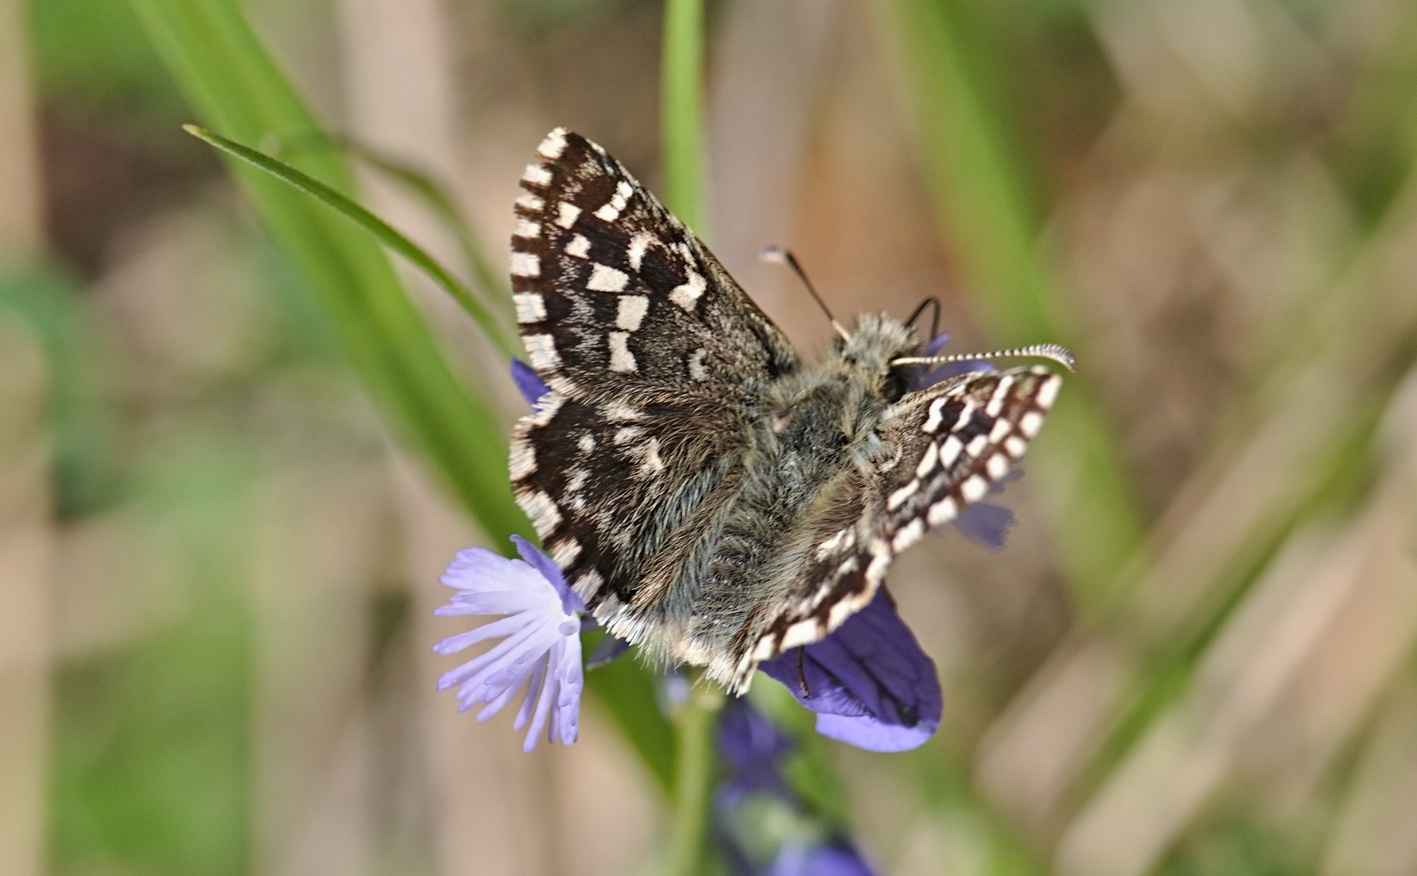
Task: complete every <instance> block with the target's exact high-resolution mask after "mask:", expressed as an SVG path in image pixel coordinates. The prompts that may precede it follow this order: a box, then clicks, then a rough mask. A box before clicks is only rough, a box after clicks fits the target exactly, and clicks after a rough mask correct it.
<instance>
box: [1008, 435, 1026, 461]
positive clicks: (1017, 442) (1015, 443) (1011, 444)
mask: <svg viewBox="0 0 1417 876" xmlns="http://www.w3.org/2000/svg"><path fill="white" fill-rule="evenodd" d="M1027 449H1028V442H1027V441H1025V440H1023V439H1022V438H1020V437H1018V436H1017V435H1010V436H1009V437H1008V438H1005V439H1004V450H1005V451H1007V452H1008V454H1009V456H1012V457H1013V458H1014V459H1018V458H1019V457H1021V456H1023V452H1024V451H1025V450H1027Z"/></svg>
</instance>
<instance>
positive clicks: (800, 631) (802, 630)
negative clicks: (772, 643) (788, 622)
mask: <svg viewBox="0 0 1417 876" xmlns="http://www.w3.org/2000/svg"><path fill="white" fill-rule="evenodd" d="M824 635H826V630H824V629H822V625H821V622H820V621H817V620H815V619H812V620H804V621H798V622H797V623H795V624H793V625H792V626H790V627H788V628H787V631H786V632H785V633H783V634H782V644H781V645H779V646H778V647H777V651H778V652H782V651H787V650H790V649H792V648H796V647H797V646H798V645H810V644H812V643H813V642H815V641H817V640H818V639H820V638H821V637H822V636H824ZM770 653H771V652H770Z"/></svg>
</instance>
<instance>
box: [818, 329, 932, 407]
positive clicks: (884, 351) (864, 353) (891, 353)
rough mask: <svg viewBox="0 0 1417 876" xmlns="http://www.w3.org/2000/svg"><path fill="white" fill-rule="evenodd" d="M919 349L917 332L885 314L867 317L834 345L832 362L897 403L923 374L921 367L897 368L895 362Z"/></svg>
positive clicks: (843, 333) (888, 399)
mask: <svg viewBox="0 0 1417 876" xmlns="http://www.w3.org/2000/svg"><path fill="white" fill-rule="evenodd" d="M919 348H920V340H919V338H918V337H917V336H916V334H915V329H913V328H911V327H910V326H908V325H906V324H905V323H902V322H901V321H900V320H898V319H895V318H893V317H890V316H887V315H886V314H883V313H863V314H861V316H859V317H857V319H856V323H855V324H854V325H853V326H852V327H851V328H850V329H849V330H846V331H843V332H842V337H841V338H840V339H839V340H838V341H837V342H836V343H835V344H833V345H832V350H831V353H830V354H829V360H830V361H832V362H834V363H836V364H837V366H838V367H839V368H840V370H841V372H842V374H843V376H846V377H850V378H855V379H857V380H864V381H865V382H866V383H867V384H868V385H872V386H877V387H879V388H880V392H881V395H882V396H883V397H884V398H885V399H886V401H889V402H894V401H896V400H897V399H899V398H900V397H901V396H903V395H905V393H906V392H907V391H908V390H909V389H910V383H911V381H912V379H913V378H914V377H915V376H916V375H917V374H918V372H919V371H920V368H919V366H915V365H899V364H894V360H896V359H899V358H901V357H903V356H908V355H910V354H912V353H914V352H916V351H917V350H919Z"/></svg>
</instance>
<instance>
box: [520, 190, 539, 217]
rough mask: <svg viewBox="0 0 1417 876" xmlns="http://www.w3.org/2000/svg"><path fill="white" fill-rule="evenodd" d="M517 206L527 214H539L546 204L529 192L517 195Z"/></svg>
mask: <svg viewBox="0 0 1417 876" xmlns="http://www.w3.org/2000/svg"><path fill="white" fill-rule="evenodd" d="M517 206H518V207H521V208H522V209H523V210H525V211H526V212H528V213H540V212H541V209H542V208H543V207H545V206H546V202H545V201H543V200H542V199H541V198H539V197H537V196H536V195H533V194H532V193H531V192H522V193H521V194H520V195H517Z"/></svg>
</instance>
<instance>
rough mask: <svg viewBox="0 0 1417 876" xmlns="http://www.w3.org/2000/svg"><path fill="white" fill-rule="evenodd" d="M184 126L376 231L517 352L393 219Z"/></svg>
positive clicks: (504, 347) (502, 345)
mask: <svg viewBox="0 0 1417 876" xmlns="http://www.w3.org/2000/svg"><path fill="white" fill-rule="evenodd" d="M182 130H184V131H186V132H187V133H189V134H191V135H192V136H193V137H196V138H197V139H199V140H202V141H205V142H206V143H208V144H210V145H211V146H213V147H215V148H217V149H219V150H221V151H222V152H225V153H226V154H227V155H230V156H232V157H233V158H236V159H238V160H240V161H244V162H246V163H247V164H249V165H251V166H252V167H255V168H257V169H259V170H262V171H264V172H266V173H268V174H270V175H271V176H273V177H275V178H276V179H278V180H280V181H281V182H284V183H285V184H287V185H289V186H292V187H294V188H296V189H298V190H300V191H302V192H304V193H305V194H307V195H309V196H311V197H312V198H314V199H316V200H317V201H320V202H321V203H323V204H325V205H327V206H329V207H330V208H331V209H333V210H334V211H335V212H336V213H339V214H340V215H342V216H344V217H345V218H346V219H349V220H350V221H351V222H353V223H355V224H356V225H358V226H360V227H361V228H363V229H364V230H365V231H368V232H369V233H370V234H372V235H374V237H375V238H376V239H377V240H378V241H379V242H380V243H382V244H383V245H384V246H387V247H388V248H389V249H391V250H393V251H394V252H396V253H398V254H399V255H401V256H403V257H404V258H406V259H408V260H409V261H410V262H412V263H413V264H414V265H415V266H416V267H417V268H418V269H419V270H421V271H423V272H424V273H425V274H427V275H428V276H429V277H430V278H431V279H432V280H433V282H435V283H437V284H438V285H439V286H441V287H443V290H444V291H445V292H447V293H448V294H449V295H451V296H452V298H453V300H454V301H456V302H457V303H458V304H459V305H461V306H462V309H463V310H465V311H467V313H468V315H469V316H471V317H472V318H473V320H474V321H475V322H476V323H477V324H478V326H480V327H481V328H482V330H483V331H484V332H485V333H486V334H487V336H488V337H489V338H491V339H492V342H493V343H495V344H496V345H497V349H498V350H499V351H500V352H501V353H502V355H503V356H505V357H507V358H511V356H512V355H513V351H512V346H511V342H510V341H509V340H508V339H507V337H506V335H505V334H504V333H503V332H502V330H501V328H500V327H499V326H498V325H497V322H496V320H494V319H493V318H492V314H490V313H489V312H488V311H487V308H485V307H483V306H482V304H481V303H479V302H478V301H477V300H476V299H475V298H473V297H472V292H471V291H470V290H469V289H468V288H467V287H466V286H464V285H463V284H462V282H461V281H460V280H458V279H457V278H456V277H454V276H453V275H452V272H450V271H449V270H448V269H447V268H445V267H443V265H442V264H441V263H439V262H438V260H437V259H435V258H433V257H432V256H431V255H429V254H428V251H427V250H425V249H423V248H422V247H420V246H418V245H417V244H415V243H414V242H413V241H411V240H409V239H408V238H407V237H405V236H404V235H402V234H400V233H399V232H398V231H396V230H395V229H394V228H393V226H391V225H389V223H387V222H385V221H384V220H382V219H380V218H379V217H378V216H375V215H374V214H373V213H370V212H369V211H368V210H366V209H364V208H363V207H361V206H359V205H358V204H356V203H355V202H354V201H351V200H350V199H349V198H346V197H345V196H344V195H341V194H340V193H339V192H337V191H335V190H334V189H332V188H330V187H329V186H327V185H325V184H324V183H322V182H320V181H319V180H317V179H313V178H311V177H309V176H306V175H305V174H303V173H301V172H300V171H298V170H296V169H295V168H293V167H291V166H290V165H288V164H284V163H282V162H280V161H278V160H276V159H275V158H272V157H271V156H269V155H265V154H263V153H261V152H257V151H256V150H255V149H252V148H250V147H249V146H243V145H241V144H240V143H236V142H234V141H232V140H228V139H226V138H225V137H223V136H221V135H219V134H214V133H212V132H211V131H208V130H206V129H205V128H202V127H199V126H197V125H183V126H182Z"/></svg>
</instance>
